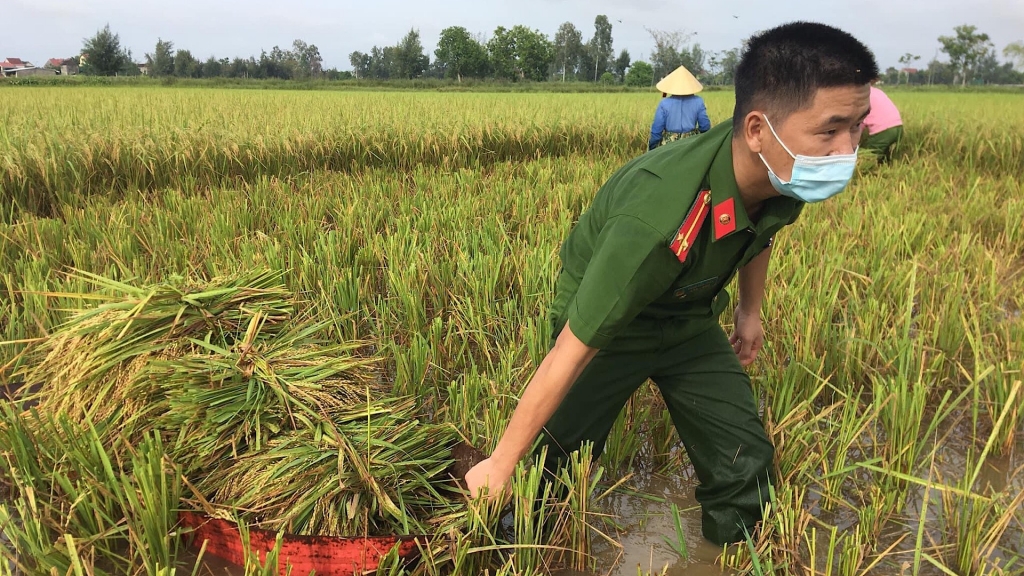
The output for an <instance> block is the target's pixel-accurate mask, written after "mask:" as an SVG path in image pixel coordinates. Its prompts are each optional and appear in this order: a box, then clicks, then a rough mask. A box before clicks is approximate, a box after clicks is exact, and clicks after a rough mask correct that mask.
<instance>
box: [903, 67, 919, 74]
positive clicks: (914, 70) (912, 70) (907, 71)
mask: <svg viewBox="0 0 1024 576" xmlns="http://www.w3.org/2000/svg"><path fill="white" fill-rule="evenodd" d="M900 74H906V75H907V76H910V75H911V74H917V68H904V69H902V70H900Z"/></svg>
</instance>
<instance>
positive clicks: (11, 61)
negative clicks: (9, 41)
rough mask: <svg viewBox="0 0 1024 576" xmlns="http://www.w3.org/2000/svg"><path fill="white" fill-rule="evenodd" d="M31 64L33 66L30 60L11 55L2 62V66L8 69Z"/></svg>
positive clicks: (0, 66)
mask: <svg viewBox="0 0 1024 576" xmlns="http://www.w3.org/2000/svg"><path fill="white" fill-rule="evenodd" d="M29 66H31V64H29V63H28V62H25V61H24V60H22V59H21V58H10V57H8V58H7V59H6V60H4V61H3V62H0V68H3V69H7V68H27V67H29Z"/></svg>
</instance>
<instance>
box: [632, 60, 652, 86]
mask: <svg viewBox="0 0 1024 576" xmlns="http://www.w3.org/2000/svg"><path fill="white" fill-rule="evenodd" d="M652 84H654V67H652V66H651V65H650V64H648V63H647V62H644V61H643V60H638V61H636V62H633V65H632V66H630V67H629V72H627V73H626V86H650V85H652Z"/></svg>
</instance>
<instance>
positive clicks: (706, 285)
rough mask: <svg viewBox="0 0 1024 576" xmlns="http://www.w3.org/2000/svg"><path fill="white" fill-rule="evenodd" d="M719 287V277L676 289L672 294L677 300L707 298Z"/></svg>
mask: <svg viewBox="0 0 1024 576" xmlns="http://www.w3.org/2000/svg"><path fill="white" fill-rule="evenodd" d="M717 285H718V276H712V277H711V278H705V279H704V280H701V281H700V282H694V283H692V284H687V285H685V286H680V287H679V288H676V290H675V291H674V292H673V293H672V296H674V297H675V299H676V300H693V299H695V298H699V297H701V296H707V295H708V294H709V293H710V292H712V291H713V290H714V289H715V286H717Z"/></svg>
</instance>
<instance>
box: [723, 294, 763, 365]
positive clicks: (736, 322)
mask: <svg viewBox="0 0 1024 576" xmlns="http://www.w3.org/2000/svg"><path fill="white" fill-rule="evenodd" d="M729 343H730V344H732V349H733V350H735V351H736V356H738V357H739V359H740V364H741V365H743V366H744V367H747V366H750V365H751V364H753V363H754V359H755V358H757V353H758V352H760V351H761V347H762V346H764V328H762V327H761V315H760V314H752V313H750V312H746V311H744V310H743V308H741V307H739V306H737V307H736V313H735V315H734V316H733V331H732V336H730V337H729Z"/></svg>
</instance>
